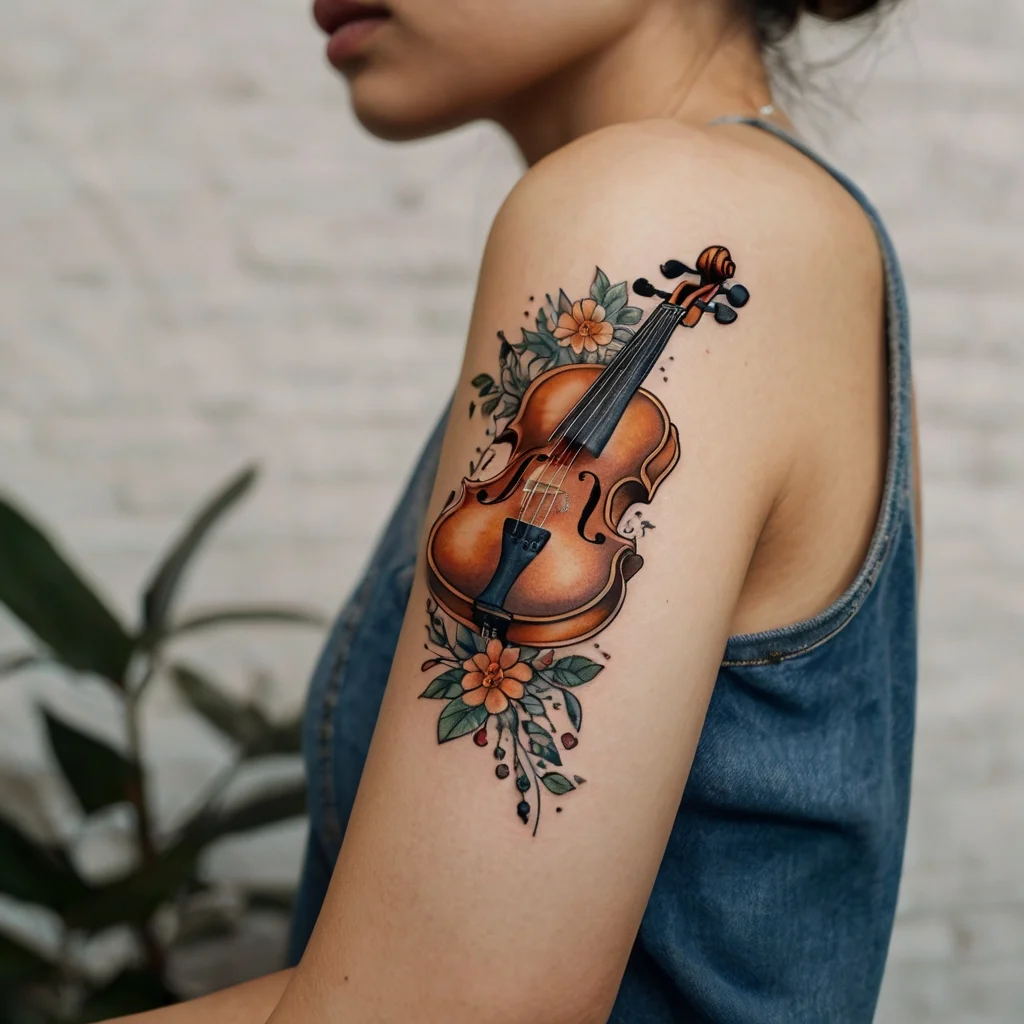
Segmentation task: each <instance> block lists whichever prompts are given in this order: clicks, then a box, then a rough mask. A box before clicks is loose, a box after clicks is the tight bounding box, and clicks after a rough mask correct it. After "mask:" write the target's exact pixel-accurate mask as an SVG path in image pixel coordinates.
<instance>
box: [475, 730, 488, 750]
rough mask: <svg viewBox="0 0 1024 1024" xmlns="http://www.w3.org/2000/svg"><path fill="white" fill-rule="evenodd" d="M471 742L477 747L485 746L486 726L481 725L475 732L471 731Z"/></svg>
mask: <svg viewBox="0 0 1024 1024" xmlns="http://www.w3.org/2000/svg"><path fill="white" fill-rule="evenodd" d="M473 742H474V743H475V744H476V745H477V746H478V747H486V746H487V726H486V725H484V726H481V727H480V728H479V729H477V731H476V732H475V733H473Z"/></svg>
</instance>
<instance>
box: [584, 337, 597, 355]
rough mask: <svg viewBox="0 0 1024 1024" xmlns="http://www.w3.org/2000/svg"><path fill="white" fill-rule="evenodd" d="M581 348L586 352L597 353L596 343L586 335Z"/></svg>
mask: <svg viewBox="0 0 1024 1024" xmlns="http://www.w3.org/2000/svg"><path fill="white" fill-rule="evenodd" d="M583 347H584V348H585V349H586V350H587V351H588V352H596V351H597V342H596V341H594V339H593V338H592V337H591V336H590V335H589V334H588V335H587V336H586V338H584V340H583Z"/></svg>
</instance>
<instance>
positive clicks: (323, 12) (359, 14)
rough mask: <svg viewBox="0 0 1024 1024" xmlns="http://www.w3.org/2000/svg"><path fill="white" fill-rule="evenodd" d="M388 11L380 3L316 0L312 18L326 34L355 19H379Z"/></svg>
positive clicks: (388, 13)
mask: <svg viewBox="0 0 1024 1024" xmlns="http://www.w3.org/2000/svg"><path fill="white" fill-rule="evenodd" d="M389 15H390V12H389V11H388V9H387V8H386V7H384V6H383V5H381V4H367V3H359V2H357V0H316V2H315V3H314V4H313V18H314V20H315V21H316V23H317V24H318V25H319V26H320V28H322V29H323V30H324V32H326V33H327V34H328V35H334V33H335V32H337V31H338V30H339V29H342V28H344V27H345V26H346V25H350V24H352V22H356V21H380V20H382V19H384V18H387V17H389Z"/></svg>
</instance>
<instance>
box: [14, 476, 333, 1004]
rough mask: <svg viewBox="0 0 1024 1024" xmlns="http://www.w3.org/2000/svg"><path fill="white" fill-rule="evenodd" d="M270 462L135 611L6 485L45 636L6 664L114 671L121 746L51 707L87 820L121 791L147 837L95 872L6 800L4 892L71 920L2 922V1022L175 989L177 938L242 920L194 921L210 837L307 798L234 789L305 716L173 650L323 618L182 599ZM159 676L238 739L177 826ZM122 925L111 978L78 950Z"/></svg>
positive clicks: (197, 521) (186, 543)
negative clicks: (159, 813) (235, 796)
mask: <svg viewBox="0 0 1024 1024" xmlns="http://www.w3.org/2000/svg"><path fill="white" fill-rule="evenodd" d="M255 478H256V471H255V469H254V468H251V467H250V468H248V469H246V470H245V471H244V472H242V473H241V474H239V475H238V476H237V477H235V478H234V479H232V480H231V481H229V482H228V483H227V485H226V486H224V487H223V488H222V489H221V490H220V491H219V492H218V493H217V494H215V495H214V496H213V497H212V498H211V499H210V500H209V501H208V502H207V503H206V504H205V505H204V506H203V507H202V508H201V509H200V510H199V512H198V513H197V514H196V515H195V516H194V517H193V518H192V520H191V522H189V523H188V525H187V526H186V528H185V529H184V530H183V531H182V533H181V535H180V536H179V537H178V539H177V540H176V542H175V543H173V544H172V545H171V548H170V550H169V551H168V552H167V553H166V554H165V556H164V557H163V559H161V561H160V563H159V564H158V565H157V567H156V569H155V570H154V571H153V572H152V574H151V576H150V579H149V582H148V583H147V584H146V585H145V587H144V590H143V593H142V596H141V600H140V610H139V616H138V622H137V623H136V624H135V625H128V624H126V623H125V622H122V621H121V620H120V619H119V617H118V616H117V614H116V613H115V612H114V611H113V610H112V609H111V607H110V606H109V604H108V603H107V602H106V601H105V600H104V599H103V597H102V596H101V595H100V594H99V593H98V592H97V591H96V589H94V587H93V586H92V585H91V584H90V583H89V581H88V580H87V578H86V577H85V576H84V575H83V574H82V573H81V572H79V571H78V570H77V569H76V568H75V566H74V565H73V563H72V561H71V560H70V559H69V558H68V557H67V556H66V555H65V554H63V553H62V552H61V550H60V548H59V547H58V546H57V545H56V544H55V543H54V542H53V541H52V540H51V539H50V538H49V537H48V536H47V535H46V533H45V532H44V531H43V530H42V529H40V527H39V526H38V525H36V524H35V523H33V522H32V521H31V520H30V518H29V517H28V516H27V515H26V514H25V513H24V512H22V511H20V510H19V509H18V508H17V507H16V506H15V505H14V504H13V503H11V502H9V501H5V500H3V499H0V603H2V604H3V605H4V606H6V608H7V609H8V611H9V612H10V613H11V614H12V615H13V616H14V617H15V618H16V619H17V620H19V621H20V622H21V624H22V625H23V626H24V627H25V630H26V632H27V633H28V635H29V636H30V637H32V638H33V640H34V646H33V647H32V649H29V650H25V651H14V652H9V653H6V654H4V653H0V678H3V677H5V676H12V675H14V674H16V673H19V672H22V671H24V670H25V669H29V668H33V667H36V666H39V665H50V666H53V667H55V668H58V669H60V670H63V671H64V672H66V673H68V674H70V675H71V676H72V677H75V678H80V677H82V676H86V675H88V676H90V677H92V678H99V679H100V680H103V682H104V684H105V685H106V686H108V687H109V689H110V691H111V692H112V694H113V695H114V696H115V699H116V700H117V701H118V703H119V705H120V708H121V712H122V727H123V744H122V746H121V747H120V749H115V747H114V746H111V745H110V744H109V743H108V742H107V741H106V740H104V739H101V738H99V737H98V736H96V735H94V734H92V733H90V732H89V731H88V730H86V729H82V728H80V727H79V726H78V725H76V724H74V723H73V722H70V721H68V720H67V719H66V718H65V717H63V716H62V715H58V714H55V713H53V712H52V711H51V710H43V709H41V711H40V713H41V715H42V718H43V723H44V726H45V734H46V736H47V739H48V741H49V747H50V751H51V752H52V755H53V759H54V762H55V766H56V770H57V771H59V773H60V775H61V776H62V777H63V778H64V780H65V781H66V783H67V785H68V787H69V789H70V791H71V793H72V794H73V795H74V797H75V799H76V801H77V803H78V805H79V807H80V809H81V813H82V817H83V820H84V819H86V818H88V817H89V816H90V815H95V814H98V813H101V812H104V811H106V810H107V809H108V808H111V807H114V806H117V805H121V806H124V807H127V808H129V809H130V812H131V818H132V841H133V843H134V845H135V848H136V857H135V858H134V864H135V866H134V867H133V868H132V869H131V870H130V871H129V872H128V873H127V874H125V875H124V876H123V877H120V878H116V879H114V880H112V881H107V882H104V883H102V884H96V883H94V882H91V881H89V880H88V879H87V878H85V877H83V876H82V875H81V874H80V873H79V871H78V869H77V868H76V866H75V861H74V849H73V845H74V844H73V842H72V841H70V840H69V841H68V842H66V843H65V844H64V845H61V844H51V845H47V844H44V843H42V842H40V841H39V840H38V839H36V838H34V837H32V836H30V835H28V834H27V833H26V832H25V830H24V829H22V828H21V827H20V826H19V825H18V824H17V823H16V821H15V820H14V819H13V818H12V817H11V815H10V813H9V811H10V808H0V895H3V896H6V897H9V898H12V899H14V900H17V901H21V902H23V903H25V904H29V905H32V906H35V907H39V908H46V909H47V910H48V911H50V912H51V913H52V914H55V915H56V916H57V918H58V919H59V920H60V922H61V928H62V941H61V942H60V944H59V945H60V950H61V951H62V952H61V953H60V955H57V956H54V955H49V954H47V953H45V952H43V951H41V950H40V949H37V948H33V947H32V946H31V945H29V944H27V943H25V942H24V941H23V940H22V939H19V938H18V937H16V936H15V935H13V934H8V933H4V932H2V931H0V1024H3V1022H7V1021H10V1022H23V1024H77V1022H85V1021H94V1020H103V1019H106V1018H108V1017H112V1016H118V1015H121V1014H126V1013H131V1012H136V1011H139V1010H144V1009H149V1008H153V1007H157V1006H162V1005H165V1004H167V1003H168V1002H172V1001H173V1000H174V998H175V995H174V992H173V991H172V990H171V985H170V982H169V980H168V972H167V957H168V953H169V952H170V951H171V950H172V949H173V948H175V947H176V946H180V945H181V944H183V943H185V942H188V941H197V940H202V939H203V938H206V937H209V935H211V934H224V933H225V927H226V928H227V930H230V928H231V927H232V925H233V922H232V921H231V920H227V921H225V920H223V919H221V920H219V921H217V922H214V923H215V925H216V927H214V928H212V929H211V928H210V927H203V928H196V927H194V926H190V925H189V921H190V917H189V907H190V901H194V900H195V899H196V898H201V897H202V896H203V895H204V894H207V892H208V886H207V885H206V883H204V881H203V880H202V878H201V876H200V872H199V860H200V857H201V855H202V854H203V852H204V851H205V850H206V849H207V848H208V847H209V846H210V845H211V844H212V843H214V842H216V841H218V840H220V839H223V838H225V837H227V836H231V835H236V834H239V833H245V832H251V831H253V830H255V829H259V828H263V827H265V826H269V825H274V824H276V823H278V822H282V821H286V820H288V819H293V818H295V817H298V816H300V815H302V814H303V813H304V810H305V790H304V786H303V785H302V784H301V782H300V781H296V782H293V783H289V784H279V785H277V786H274V787H273V788H270V789H269V790H264V791H263V792H259V793H257V794H256V795H254V796H250V797H248V798H247V799H245V800H243V801H237V800H236V801H230V802H229V801H227V800H226V799H225V790H226V789H227V788H228V785H229V783H230V782H231V781H232V779H233V778H234V776H235V774H236V772H237V770H238V769H239V768H240V767H241V766H242V765H245V764H250V763H252V762H253V761H254V760H256V759H259V758H265V757H269V756H274V755H281V754H292V755H294V754H296V753H297V752H298V749H299V722H298V720H297V719H293V720H290V721H286V722H275V721H273V720H272V719H271V717H270V716H269V715H268V714H267V713H266V712H265V711H264V710H263V709H262V708H261V707H260V706H259V705H258V704H257V703H256V702H255V701H252V700H241V699H239V698H238V697H236V696H233V695H232V694H231V693H230V692H229V691H228V690H226V689H225V688H224V687H222V686H220V685H219V684H218V683H216V682H214V681H213V680H211V679H210V678H209V677H208V676H207V675H206V674H205V673H204V672H202V671H201V670H199V669H197V668H196V667H195V666H193V665H189V664H185V663H183V662H181V661H180V660H178V659H177V658H176V657H175V655H174V645H175V642H176V641H177V640H179V639H180V638H181V637H182V636H183V635H192V634H195V633H197V632H199V631H205V630H213V629H217V628H225V627H231V626H234V625H239V624H260V623H263V624H268V623H274V624H294V625H313V626H320V625H322V624H323V620H322V618H321V616H319V615H318V614H316V613H314V612H311V611H309V610H307V609H304V608H293V607H278V606H270V605H266V606H265V605H242V606H232V607H218V608H212V609H205V610H199V611H195V612H192V613H189V614H180V615H179V614H177V611H176V609H177V603H178V593H179V590H180V588H181V584H182V581H183V579H184V578H185V575H186V573H187V571H188V569H189V568H190V566H191V565H192V563H193V560H194V558H195V556H196V554H197V552H198V551H199V549H200V548H201V547H202V545H203V543H204V541H205V540H206V539H207V536H208V535H209V533H210V531H211V529H212V528H213V527H214V526H215V525H216V524H217V523H218V522H219V521H220V520H221V518H222V517H223V516H224V515H225V513H227V512H228V511H229V510H230V509H231V508H232V507H233V506H234V505H236V503H237V502H238V501H239V500H240V499H241V498H242V497H243V496H244V495H245V494H246V493H247V492H248V491H249V489H250V488H251V487H252V485H253V483H254V481H255ZM156 680H163V681H165V682H166V683H167V684H169V685H172V686H173V687H174V688H175V689H176V691H177V693H178V694H179V696H180V698H181V699H182V700H183V701H184V702H185V703H186V705H187V706H188V707H189V708H191V709H192V710H193V711H194V712H195V713H196V714H197V715H198V716H200V717H201V718H202V719H203V720H205V721H206V722H207V723H208V724H209V725H210V726H212V728H213V729H215V730H216V731H217V732H218V733H219V734H220V735H221V736H222V737H223V738H224V739H225V740H226V741H227V742H228V743H229V744H230V745H231V746H232V747H233V749H234V751H235V757H234V759H233V761H232V763H231V764H230V765H229V767H228V769H227V770H225V771H224V772H222V773H221V774H219V775H218V776H217V778H216V779H215V780H214V781H213V782H212V783H211V785H210V786H209V788H208V790H207V791H206V792H205V793H204V794H203V795H202V798H201V799H200V800H198V801H197V804H196V806H195V808H194V810H193V812H192V813H191V814H190V815H189V816H188V817H187V819H186V820H185V821H183V822H182V823H180V824H179V825H178V826H177V827H176V828H175V829H174V830H173V832H171V833H169V834H166V835H164V834H160V833H159V832H158V831H157V829H156V826H155V823H154V819H153V811H152V806H151V799H150V796H149V790H150V787H149V777H148V773H147V768H146V765H145V757H144V750H143V749H142V746H143V744H142V736H141V731H140V728H139V720H140V710H141V707H142V704H143V700H144V697H145V694H146V693H147V691H148V690H149V687H150V686H151V684H152V683H153V682H154V681H156ZM244 898H245V903H246V905H247V906H249V907H251V908H260V909H267V908H269V907H277V908H278V909H279V910H286V908H287V899H286V898H285V899H282V898H281V896H280V894H271V895H268V894H265V893H259V892H250V893H245V894H244ZM168 909H169V910H170V911H171V919H172V921H173V925H172V926H171V927H170V928H168V927H157V913H158V912H161V913H162V914H163V915H164V916H163V917H161V919H160V920H161V922H165V921H166V919H167V917H166V912H167V911H168ZM193 916H194V915H193ZM222 917H223V916H222ZM208 924H209V922H208ZM117 927H128V928H130V929H131V930H132V932H133V933H134V934H135V936H136V937H137V948H138V955H137V957H136V958H135V962H133V963H130V964H128V965H126V966H125V967H124V968H123V970H121V972H120V973H119V974H116V976H114V977H112V978H111V977H107V978H105V979H102V980H99V979H96V978H92V977H90V976H89V974H88V972H86V971H85V970H83V969H82V967H81V965H80V964H79V963H77V962H76V960H75V957H74V956H73V955H72V953H71V952H69V951H71V950H74V949H75V948H76V946H77V947H79V948H80V947H81V944H82V942H83V941H86V942H87V941H88V940H90V939H91V938H93V937H95V936H97V935H99V934H100V933H101V932H103V931H105V930H107V929H111V928H117Z"/></svg>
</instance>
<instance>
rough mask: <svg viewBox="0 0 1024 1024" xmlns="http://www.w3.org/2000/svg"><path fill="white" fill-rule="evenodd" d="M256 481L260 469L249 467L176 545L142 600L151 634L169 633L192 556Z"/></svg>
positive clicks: (217, 496) (211, 502)
mask: <svg viewBox="0 0 1024 1024" xmlns="http://www.w3.org/2000/svg"><path fill="white" fill-rule="evenodd" d="M255 480H256V467H255V466H248V467H246V468H245V469H244V470H243V471H242V472H241V473H239V474H238V475H237V476H236V477H234V478H233V479H232V480H230V481H229V482H228V483H227V484H226V485H225V486H224V487H223V488H221V490H220V491H218V492H217V493H216V494H215V495H214V496H213V497H212V498H211V499H210V500H209V501H207V502H206V504H205V505H204V506H203V507H202V508H201V509H200V510H199V512H198V514H197V515H196V516H195V518H194V519H193V520H192V522H191V523H190V524H189V525H188V526H187V527H186V529H185V532H184V533H183V534H182V535H181V536H180V537H179V538H178V540H177V541H176V542H175V543H174V544H173V546H172V547H171V549H170V551H169V552H168V553H167V554H166V556H165V557H164V559H163V561H162V562H161V564H160V566H159V567H158V568H157V570H156V572H155V573H154V574H153V577H152V579H151V581H150V583H149V586H148V587H147V588H146V591H145V593H144V594H143V597H142V620H143V623H144V625H145V631H146V632H147V633H153V632H156V633H163V632H164V631H165V628H166V625H167V618H168V615H169V613H170V610H171V604H172V603H173V601H174V596H175V593H176V592H177V589H178V585H179V584H180V583H181V579H182V576H183V575H184V573H185V570H186V569H187V568H188V565H189V562H190V561H191V560H192V556H193V555H195V553H196V551H197V550H198V549H199V547H200V545H201V544H202V543H203V541H204V540H205V539H206V535H207V534H208V533H209V532H210V530H211V529H212V528H213V526H214V524H215V523H216V522H217V520H218V519H220V518H221V516H223V515H224V513H225V512H227V511H228V509H230V508H231V506H232V505H234V504H235V503H236V502H237V501H238V500H239V499H240V498H241V497H242V496H243V495H244V494H245V493H246V491H248V490H249V488H250V487H252V485H253V482H254V481H255Z"/></svg>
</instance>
